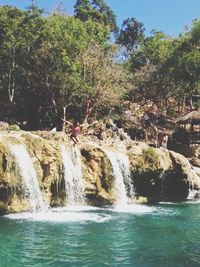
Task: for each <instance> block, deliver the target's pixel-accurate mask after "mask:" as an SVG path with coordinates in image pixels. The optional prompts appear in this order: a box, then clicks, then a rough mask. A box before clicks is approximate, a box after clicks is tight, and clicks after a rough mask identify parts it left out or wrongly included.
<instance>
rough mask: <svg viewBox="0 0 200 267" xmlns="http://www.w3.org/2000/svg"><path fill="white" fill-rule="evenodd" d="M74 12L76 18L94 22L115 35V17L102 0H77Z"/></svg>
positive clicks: (116, 30) (116, 29)
mask: <svg viewBox="0 0 200 267" xmlns="http://www.w3.org/2000/svg"><path fill="white" fill-rule="evenodd" d="M74 11H75V17H76V18H78V19H80V20H82V21H88V20H92V21H95V22H97V23H99V24H101V25H103V26H104V27H105V26H106V27H108V28H109V29H110V31H111V32H114V33H115V34H117V32H118V27H117V23H116V16H115V14H114V12H113V11H112V10H111V9H110V7H109V6H108V5H107V4H106V3H105V2H104V0H77V2H76V4H75V6H74Z"/></svg>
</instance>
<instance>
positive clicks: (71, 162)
mask: <svg viewBox="0 0 200 267" xmlns="http://www.w3.org/2000/svg"><path fill="white" fill-rule="evenodd" d="M61 154H62V160H63V165H64V178H65V189H66V196H67V204H68V205H84V203H85V196H84V188H83V174H82V166H81V154H80V150H79V149H78V148H77V147H72V148H71V149H70V148H66V147H65V146H64V145H62V147H61Z"/></svg>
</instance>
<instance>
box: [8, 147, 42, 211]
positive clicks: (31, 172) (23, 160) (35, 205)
mask: <svg viewBox="0 0 200 267" xmlns="http://www.w3.org/2000/svg"><path fill="white" fill-rule="evenodd" d="M9 147H10V151H11V153H12V154H13V155H14V157H15V159H16V162H17V164H18V166H19V169H20V172H21V175H22V178H23V180H24V184H25V195H26V196H27V198H28V200H29V203H30V207H31V210H32V211H33V212H38V211H45V210H46V205H45V203H44V200H43V197H42V193H41V191H40V186H39V183H38V179H37V175H36V172H35V169H34V166H33V163H32V160H31V158H30V156H29V154H28V152H27V150H26V148H25V147H24V146H23V145H22V144H20V145H10V146H9Z"/></svg>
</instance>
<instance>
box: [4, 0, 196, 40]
mask: <svg viewBox="0 0 200 267" xmlns="http://www.w3.org/2000/svg"><path fill="white" fill-rule="evenodd" d="M104 1H105V2H106V3H107V4H108V5H109V6H110V7H111V9H112V10H113V11H114V13H115V14H116V16H117V23H118V26H119V27H121V24H122V22H123V20H124V19H126V18H128V17H134V18H136V20H138V21H140V22H142V23H143V24H144V27H145V29H146V34H147V35H148V34H149V33H150V32H151V30H153V29H156V30H159V31H163V32H164V33H166V34H168V35H170V36H173V37H176V36H178V34H179V33H183V32H184V29H185V26H189V27H190V26H191V24H192V20H194V19H195V18H200V0H104ZM35 2H36V4H37V5H38V6H39V7H42V8H44V9H45V10H46V11H48V12H51V11H53V10H54V9H55V7H56V4H57V3H58V2H59V0H35ZM62 2H63V5H64V7H65V8H66V13H68V14H70V15H72V14H73V6H74V4H75V2H76V1H75V0H62ZM30 4H31V0H0V5H13V6H16V7H18V8H21V9H25V8H26V7H27V6H29V5H30Z"/></svg>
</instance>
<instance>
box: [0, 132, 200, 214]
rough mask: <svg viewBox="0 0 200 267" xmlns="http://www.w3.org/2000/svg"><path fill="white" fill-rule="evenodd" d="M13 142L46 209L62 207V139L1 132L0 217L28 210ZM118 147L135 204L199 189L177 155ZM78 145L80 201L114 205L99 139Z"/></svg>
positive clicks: (132, 144) (193, 173)
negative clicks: (29, 166)
mask: <svg viewBox="0 0 200 267" xmlns="http://www.w3.org/2000/svg"><path fill="white" fill-rule="evenodd" d="M119 143H120V142H119V140H117V141H116V142H112V144H111V145H110V147H111V148H112V150H113V151H115V150H116V151H121V147H120V146H119ZM13 144H16V145H19V144H23V146H24V147H25V148H26V150H27V152H28V154H29V155H30V158H31V161H32V163H33V165H34V168H35V172H36V174H37V179H38V183H39V187H40V190H41V192H42V196H43V198H44V200H45V202H46V203H47V205H48V206H51V207H54V206H64V205H65V203H66V187H65V179H64V166H63V162H62V158H61V145H63V144H64V145H65V146H66V147H70V146H72V145H71V144H70V140H69V139H68V137H67V136H66V135H65V134H63V133H50V132H36V133H31V132H23V131H19V132H1V134H0V214H4V213H11V212H21V211H27V210H30V205H29V202H28V197H29V194H28V193H27V192H26V190H25V184H24V181H23V175H22V173H21V170H20V167H19V165H18V164H17V162H16V158H15V157H14V155H13V153H12V151H11V148H10V146H11V145H13ZM120 144H121V145H123V148H124V151H126V153H127V155H128V157H129V161H130V169H131V170H130V171H131V177H130V179H131V180H132V183H133V185H134V188H135V201H137V200H139V201H141V202H145V201H148V202H157V201H183V200H185V199H186V198H187V196H188V193H189V189H195V190H197V191H198V190H199V189H200V183H199V180H200V176H199V175H198V172H197V171H196V170H195V169H194V168H193V167H192V166H191V165H190V163H189V161H188V160H187V159H186V158H185V157H183V156H182V155H180V154H178V153H175V152H172V151H168V150H167V149H163V148H152V147H149V146H148V145H146V144H145V143H142V142H133V141H129V142H128V143H126V142H124V143H123V144H122V143H120ZM78 147H79V148H80V152H81V162H82V170H83V180H84V193H85V198H86V203H87V204H89V205H96V206H101V205H108V204H114V203H115V202H116V192H115V191H116V190H115V186H114V185H115V177H114V175H113V172H112V168H111V164H110V162H109V159H108V157H107V156H106V154H105V152H104V149H103V147H104V141H102V142H101V143H99V144H97V143H95V142H89V141H84V142H83V141H82V142H80V143H79V144H78ZM124 151H123V153H125V152H124ZM24 164H26V162H24Z"/></svg>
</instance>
